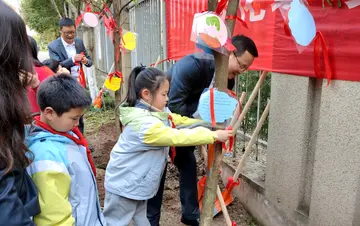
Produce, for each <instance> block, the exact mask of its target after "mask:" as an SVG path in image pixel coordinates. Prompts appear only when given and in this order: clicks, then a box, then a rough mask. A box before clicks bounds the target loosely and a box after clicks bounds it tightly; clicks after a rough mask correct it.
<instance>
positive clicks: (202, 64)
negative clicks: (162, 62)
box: [147, 35, 258, 226]
mask: <svg viewBox="0 0 360 226" xmlns="http://www.w3.org/2000/svg"><path fill="white" fill-rule="evenodd" d="M232 44H233V45H234V46H235V47H236V50H235V51H234V52H232V53H231V54H230V56H229V68H228V89H230V90H231V89H233V87H234V84H235V77H236V76H237V75H239V74H241V73H243V72H245V71H246V70H247V69H248V68H249V67H250V65H251V64H252V63H253V61H254V59H255V57H258V51H257V48H256V45H255V43H254V42H253V41H252V40H251V39H250V38H248V37H246V36H243V35H240V36H235V37H233V38H232ZM214 73H215V62H214V57H213V55H211V54H207V53H196V54H191V55H187V56H185V57H184V58H182V59H181V60H179V61H178V62H177V63H176V64H175V65H174V66H173V67H171V68H170V70H169V71H168V75H169V77H170V78H171V82H170V92H169V103H168V107H169V109H170V110H171V111H172V112H173V113H177V114H180V115H182V116H187V117H192V116H193V114H194V113H195V112H196V110H197V106H198V103H199V99H200V95H201V93H202V92H203V90H204V89H205V88H209V86H210V85H212V82H213V78H214ZM194 149H195V147H177V148H176V157H175V162H174V163H175V165H176V166H177V168H178V170H179V172H180V199H181V206H182V217H181V222H182V223H184V224H186V225H191V226H197V225H199V217H200V211H199V204H198V194H197V175H196V159H195V156H194ZM165 171H166V169H165ZM165 175H166V172H164V174H163V179H162V181H161V185H160V188H159V191H158V193H157V195H156V196H155V197H154V198H152V199H150V200H149V201H148V206H147V207H148V210H147V212H148V214H147V215H148V219H149V221H150V223H151V226H158V225H159V220H160V209H161V202H162V196H163V190H164V181H165Z"/></svg>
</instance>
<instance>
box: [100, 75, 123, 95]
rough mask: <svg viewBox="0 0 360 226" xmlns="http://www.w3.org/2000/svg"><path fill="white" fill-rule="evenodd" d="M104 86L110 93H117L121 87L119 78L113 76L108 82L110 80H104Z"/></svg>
mask: <svg viewBox="0 0 360 226" xmlns="http://www.w3.org/2000/svg"><path fill="white" fill-rule="evenodd" d="M104 86H105V87H106V88H107V89H109V90H112V91H114V92H115V91H117V90H118V89H120V86H121V78H119V77H116V76H113V77H112V78H111V80H110V78H107V79H106V80H105V83H104Z"/></svg>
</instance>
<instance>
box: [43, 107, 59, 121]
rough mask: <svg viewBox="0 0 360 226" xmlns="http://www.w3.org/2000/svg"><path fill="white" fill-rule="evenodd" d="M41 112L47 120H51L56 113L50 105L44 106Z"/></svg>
mask: <svg viewBox="0 0 360 226" xmlns="http://www.w3.org/2000/svg"><path fill="white" fill-rule="evenodd" d="M43 114H44V116H45V118H46V119H47V120H52V119H53V118H54V117H55V116H56V115H57V114H56V112H55V111H54V109H53V108H52V107H46V108H45V109H44V111H43Z"/></svg>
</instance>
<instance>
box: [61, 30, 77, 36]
mask: <svg viewBox="0 0 360 226" xmlns="http://www.w3.org/2000/svg"><path fill="white" fill-rule="evenodd" d="M62 33H64V34H65V35H74V34H75V33H76V31H63V32H62Z"/></svg>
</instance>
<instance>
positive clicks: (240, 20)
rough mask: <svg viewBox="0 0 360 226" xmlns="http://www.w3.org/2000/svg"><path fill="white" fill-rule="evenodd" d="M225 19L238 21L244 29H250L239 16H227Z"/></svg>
mask: <svg viewBox="0 0 360 226" xmlns="http://www.w3.org/2000/svg"><path fill="white" fill-rule="evenodd" d="M225 19H227V20H238V21H239V22H240V23H241V25H242V26H243V27H245V28H246V29H249V27H248V25H247V24H246V22H245V21H243V20H242V19H241V18H240V17H238V16H235V15H232V16H226V17H225Z"/></svg>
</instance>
